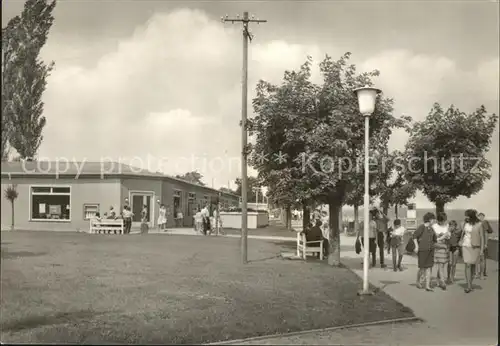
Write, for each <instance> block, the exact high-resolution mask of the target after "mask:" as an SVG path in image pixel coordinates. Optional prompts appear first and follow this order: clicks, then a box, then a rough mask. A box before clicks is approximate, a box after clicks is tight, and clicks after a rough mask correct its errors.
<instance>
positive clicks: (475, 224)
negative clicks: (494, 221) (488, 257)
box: [459, 209, 484, 293]
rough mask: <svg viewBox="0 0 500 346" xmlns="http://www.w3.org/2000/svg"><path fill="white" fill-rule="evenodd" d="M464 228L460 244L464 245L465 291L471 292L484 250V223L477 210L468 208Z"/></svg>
mask: <svg viewBox="0 0 500 346" xmlns="http://www.w3.org/2000/svg"><path fill="white" fill-rule="evenodd" d="M462 229H463V233H462V238H461V239H460V243H459V244H461V246H462V255H463V258H464V263H465V279H466V281H467V288H465V293H469V292H471V291H472V281H473V279H474V274H475V273H476V264H477V262H478V260H479V256H480V255H481V253H482V252H483V251H484V237H483V224H482V222H481V221H480V220H479V218H478V217H477V213H476V211H475V210H473V209H468V210H466V211H465V222H464V224H463V227H462Z"/></svg>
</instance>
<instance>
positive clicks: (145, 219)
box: [141, 204, 149, 234]
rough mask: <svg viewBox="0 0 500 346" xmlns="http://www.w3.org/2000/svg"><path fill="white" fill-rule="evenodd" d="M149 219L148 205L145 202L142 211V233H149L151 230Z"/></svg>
mask: <svg viewBox="0 0 500 346" xmlns="http://www.w3.org/2000/svg"><path fill="white" fill-rule="evenodd" d="M148 219H149V211H148V206H147V205H146V204H144V205H143V207H142V211H141V234H144V233H148V231H149V225H148V221H149V220H148Z"/></svg>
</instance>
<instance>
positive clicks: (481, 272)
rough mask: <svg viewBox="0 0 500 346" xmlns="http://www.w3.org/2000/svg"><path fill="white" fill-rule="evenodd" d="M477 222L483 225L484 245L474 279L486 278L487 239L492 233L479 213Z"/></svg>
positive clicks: (482, 215)
mask: <svg viewBox="0 0 500 346" xmlns="http://www.w3.org/2000/svg"><path fill="white" fill-rule="evenodd" d="M478 217H479V220H480V221H481V223H482V224H483V237H484V240H483V244H484V251H483V253H482V254H481V255H480V257H479V265H478V266H477V268H476V269H477V270H476V277H478V278H481V277H482V276H484V277H487V276H488V274H487V273H486V262H488V238H489V234H492V233H493V229H492V228H491V225H490V223H489V222H488V220H486V219H485V215H484V213H479V214H478Z"/></svg>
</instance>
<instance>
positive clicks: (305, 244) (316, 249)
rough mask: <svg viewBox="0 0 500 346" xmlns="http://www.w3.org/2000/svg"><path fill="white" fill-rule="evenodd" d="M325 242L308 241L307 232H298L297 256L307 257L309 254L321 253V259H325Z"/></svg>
mask: <svg viewBox="0 0 500 346" xmlns="http://www.w3.org/2000/svg"><path fill="white" fill-rule="evenodd" d="M323 242H324V240H316V241H307V240H306V235H305V234H303V233H297V257H301V258H303V259H306V256H307V254H312V255H316V254H318V253H319V259H320V260H323Z"/></svg>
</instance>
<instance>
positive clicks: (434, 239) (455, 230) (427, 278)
mask: <svg viewBox="0 0 500 346" xmlns="http://www.w3.org/2000/svg"><path fill="white" fill-rule="evenodd" d="M422 221H423V223H422V224H421V225H420V226H419V227H418V228H417V230H416V231H415V232H414V233H413V234H410V232H408V230H407V229H406V228H405V227H404V226H403V225H402V221H401V220H400V219H396V220H394V221H393V222H392V225H389V224H388V218H387V217H386V216H385V215H383V214H382V213H381V212H380V211H379V210H377V209H374V210H372V211H370V222H369V239H368V251H369V253H370V257H371V266H372V267H375V266H376V265H377V253H378V257H379V261H380V267H381V268H386V267H387V266H386V265H385V263H384V260H385V256H384V250H385V249H387V252H388V254H391V253H392V269H393V270H394V271H395V272H397V271H403V267H402V262H403V256H404V255H405V253H407V252H410V253H411V252H414V250H415V247H416V246H415V242H416V243H417V244H418V246H417V256H418V273H417V287H419V288H425V289H426V290H427V291H432V287H431V275H432V269H433V268H434V267H436V268H437V274H436V275H437V279H438V285H439V287H440V288H442V289H443V290H446V287H447V285H450V284H453V283H454V282H455V273H456V266H457V262H458V259H459V258H460V257H462V258H463V262H464V264H465V279H466V288H465V292H466V293H469V292H471V291H472V290H473V285H472V282H473V280H474V278H479V279H481V278H483V277H486V276H487V271H486V263H487V260H486V259H487V257H488V234H491V233H493V230H492V228H491V225H490V224H489V222H488V221H487V220H486V219H485V215H484V213H477V211H476V210H474V209H469V210H466V211H465V215H464V220H463V222H461V224H460V225H459V224H458V222H457V221H455V220H451V221H449V222H448V219H447V214H446V213H444V212H442V213H438V215H437V216H436V215H434V214H433V213H427V214H425V215H424V217H423V220H422ZM384 223H385V225H384ZM384 226H385V227H384ZM362 232H363V231H362V230H358V234H357V239H356V243H357V246H356V247H357V249H356V252H358V253H360V252H361V246H364V245H365V239H364V237H363V234H362ZM304 233H305V234H306V239H307V240H308V241H317V240H323V241H324V242H323V244H324V249H323V250H324V254H325V255H328V234H329V232H328V216H327V213H326V212H322V211H320V210H315V211H314V212H313V213H312V215H311V227H309V228H308V229H306V230H304ZM358 245H359V249H358ZM377 249H378V251H377Z"/></svg>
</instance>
